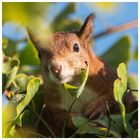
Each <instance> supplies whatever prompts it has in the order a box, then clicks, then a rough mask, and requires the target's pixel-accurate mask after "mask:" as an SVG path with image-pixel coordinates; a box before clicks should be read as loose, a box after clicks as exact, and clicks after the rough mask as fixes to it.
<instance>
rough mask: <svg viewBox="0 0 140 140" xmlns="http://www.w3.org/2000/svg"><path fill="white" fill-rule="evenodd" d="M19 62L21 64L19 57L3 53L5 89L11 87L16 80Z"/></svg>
mask: <svg viewBox="0 0 140 140" xmlns="http://www.w3.org/2000/svg"><path fill="white" fill-rule="evenodd" d="M19 64H20V62H19V59H17V58H10V57H7V56H5V55H3V63H2V67H3V69H2V73H3V77H4V82H5V84H3V90H6V89H7V88H9V86H10V85H11V83H12V82H13V81H14V78H15V76H16V74H17V72H18V69H19Z"/></svg>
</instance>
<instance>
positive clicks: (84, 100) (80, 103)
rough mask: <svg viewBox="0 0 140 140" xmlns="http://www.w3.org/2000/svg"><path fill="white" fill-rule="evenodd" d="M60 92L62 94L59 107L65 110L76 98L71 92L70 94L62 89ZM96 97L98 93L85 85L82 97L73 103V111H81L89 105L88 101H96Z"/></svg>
mask: <svg viewBox="0 0 140 140" xmlns="http://www.w3.org/2000/svg"><path fill="white" fill-rule="evenodd" d="M60 94H61V104H59V107H60V108H62V109H65V110H69V108H70V106H71V104H72V102H73V101H74V99H75V98H74V97H72V96H71V95H70V94H68V93H67V92H66V91H65V90H62V91H60ZM95 99H96V93H95V92H94V91H93V90H91V89H89V88H87V87H85V89H84V91H83V92H82V94H81V95H80V97H79V98H78V99H77V101H76V102H75V103H74V104H73V106H72V109H71V112H74V113H81V112H82V111H83V109H84V108H85V107H86V105H88V103H90V102H91V101H94V100H95Z"/></svg>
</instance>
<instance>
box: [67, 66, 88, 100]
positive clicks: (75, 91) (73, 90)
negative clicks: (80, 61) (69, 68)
mask: <svg viewBox="0 0 140 140" xmlns="http://www.w3.org/2000/svg"><path fill="white" fill-rule="evenodd" d="M88 73H89V66H88V67H87V70H86V71H85V70H82V71H81V79H82V83H81V85H80V86H79V87H75V86H72V85H69V84H67V83H64V88H65V89H66V90H67V91H68V93H69V94H70V95H72V96H75V97H76V98H79V96H80V95H81V94H82V92H83V90H84V87H85V84H86V81H87V79H88Z"/></svg>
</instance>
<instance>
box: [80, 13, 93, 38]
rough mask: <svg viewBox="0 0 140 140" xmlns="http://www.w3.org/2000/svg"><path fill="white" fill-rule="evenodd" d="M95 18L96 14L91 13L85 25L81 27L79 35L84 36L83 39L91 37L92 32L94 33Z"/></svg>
mask: <svg viewBox="0 0 140 140" xmlns="http://www.w3.org/2000/svg"><path fill="white" fill-rule="evenodd" d="M94 18H95V14H93V13H92V14H90V15H89V16H88V17H87V18H86V20H85V22H84V24H83V26H82V27H81V29H80V32H79V36H80V37H81V38H82V39H90V37H91V35H92V33H93V19H94Z"/></svg>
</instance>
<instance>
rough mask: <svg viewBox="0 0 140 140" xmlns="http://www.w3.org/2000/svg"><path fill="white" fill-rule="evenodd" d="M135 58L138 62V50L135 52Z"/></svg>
mask: <svg viewBox="0 0 140 140" xmlns="http://www.w3.org/2000/svg"><path fill="white" fill-rule="evenodd" d="M134 58H135V60H138V48H137V49H136V50H135V52H134Z"/></svg>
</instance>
